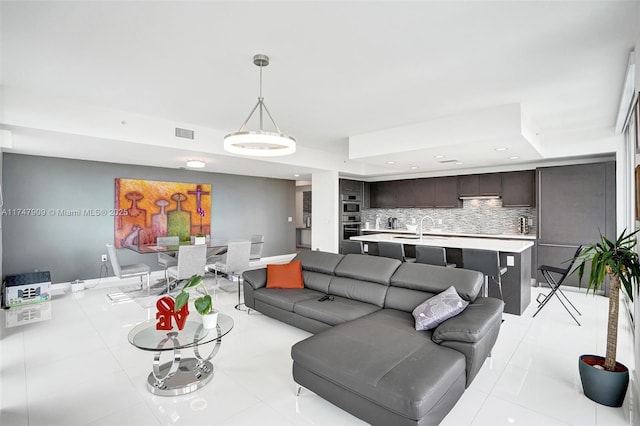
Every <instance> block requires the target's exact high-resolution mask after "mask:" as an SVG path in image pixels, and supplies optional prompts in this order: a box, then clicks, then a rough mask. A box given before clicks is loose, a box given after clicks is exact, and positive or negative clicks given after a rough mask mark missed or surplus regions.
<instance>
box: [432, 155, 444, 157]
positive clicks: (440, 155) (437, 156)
mask: <svg viewBox="0 0 640 426" xmlns="http://www.w3.org/2000/svg"><path fill="white" fill-rule="evenodd" d="M433 158H444V155H434V156H433Z"/></svg>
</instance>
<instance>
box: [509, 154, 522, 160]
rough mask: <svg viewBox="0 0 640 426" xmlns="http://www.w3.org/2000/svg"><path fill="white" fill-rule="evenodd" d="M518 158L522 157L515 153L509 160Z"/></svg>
mask: <svg viewBox="0 0 640 426" xmlns="http://www.w3.org/2000/svg"><path fill="white" fill-rule="evenodd" d="M518 158H520V157H518V156H517V155H513V156H511V157H509V160H517V159H518Z"/></svg>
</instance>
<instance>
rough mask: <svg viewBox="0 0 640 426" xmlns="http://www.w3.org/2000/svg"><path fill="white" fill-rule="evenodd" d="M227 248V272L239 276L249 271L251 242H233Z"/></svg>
mask: <svg viewBox="0 0 640 426" xmlns="http://www.w3.org/2000/svg"><path fill="white" fill-rule="evenodd" d="M227 247H228V248H227V254H226V261H225V262H224V263H225V272H226V273H228V274H237V273H240V272H243V271H245V270H247V269H249V256H250V254H251V241H231V242H229V245H228V246H227Z"/></svg>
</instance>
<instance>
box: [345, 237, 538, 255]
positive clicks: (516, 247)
mask: <svg viewBox="0 0 640 426" xmlns="http://www.w3.org/2000/svg"><path fill="white" fill-rule="evenodd" d="M351 239H352V240H356V241H365V242H372V243H377V242H380V241H388V242H392V243H398V244H408V245H414V246H435V247H449V248H469V249H479V250H495V251H499V252H505V253H522V252H523V251H525V250H526V249H528V248H530V247H533V242H532V241H526V240H504V239H497V238H471V237H446V236H433V235H423V236H422V238H420V237H418V236H417V235H415V234H413V235H407V234H403V233H397V234H390V233H379V234H369V235H360V236H357V237H351Z"/></svg>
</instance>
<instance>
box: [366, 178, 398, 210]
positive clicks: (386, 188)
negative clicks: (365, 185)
mask: <svg viewBox="0 0 640 426" xmlns="http://www.w3.org/2000/svg"><path fill="white" fill-rule="evenodd" d="M369 196H370V197H371V200H370V204H371V208H394V207H396V184H395V183H394V181H383V182H372V183H371V186H370V187H369Z"/></svg>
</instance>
